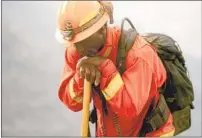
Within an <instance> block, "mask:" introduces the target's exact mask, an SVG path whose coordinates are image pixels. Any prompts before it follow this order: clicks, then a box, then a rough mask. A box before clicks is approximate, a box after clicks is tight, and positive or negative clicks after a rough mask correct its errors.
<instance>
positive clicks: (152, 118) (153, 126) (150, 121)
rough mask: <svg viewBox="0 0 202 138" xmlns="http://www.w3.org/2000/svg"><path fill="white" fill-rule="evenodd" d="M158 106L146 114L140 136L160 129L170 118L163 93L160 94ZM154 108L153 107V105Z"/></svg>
mask: <svg viewBox="0 0 202 138" xmlns="http://www.w3.org/2000/svg"><path fill="white" fill-rule="evenodd" d="M159 96H160V97H159V102H158V104H157V106H156V107H155V108H154V109H153V110H152V111H149V112H148V114H147V115H146V117H145V119H144V121H143V125H142V128H141V131H140V136H145V135H146V134H147V133H149V132H152V131H155V130H157V129H159V128H160V127H161V126H162V125H164V124H165V123H166V122H167V120H168V115H169V108H168V106H167V104H166V101H165V98H164V96H163V95H162V94H160V95H159ZM152 108H153V107H152Z"/></svg>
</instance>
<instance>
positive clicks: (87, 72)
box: [85, 67, 90, 81]
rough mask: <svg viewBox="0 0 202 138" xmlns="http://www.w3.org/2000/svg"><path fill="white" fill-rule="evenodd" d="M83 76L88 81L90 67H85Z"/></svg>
mask: <svg viewBox="0 0 202 138" xmlns="http://www.w3.org/2000/svg"><path fill="white" fill-rule="evenodd" d="M85 78H86V80H87V81H90V68H89V67H86V68H85Z"/></svg>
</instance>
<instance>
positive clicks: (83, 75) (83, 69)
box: [79, 66, 85, 79]
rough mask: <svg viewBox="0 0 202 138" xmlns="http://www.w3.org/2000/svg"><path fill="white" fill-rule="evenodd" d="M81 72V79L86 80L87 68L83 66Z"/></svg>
mask: <svg viewBox="0 0 202 138" xmlns="http://www.w3.org/2000/svg"><path fill="white" fill-rule="evenodd" d="M79 72H80V76H81V78H82V79H84V78H85V66H81V67H80V69H79Z"/></svg>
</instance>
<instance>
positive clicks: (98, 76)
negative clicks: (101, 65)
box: [95, 69, 101, 86]
mask: <svg viewBox="0 0 202 138" xmlns="http://www.w3.org/2000/svg"><path fill="white" fill-rule="evenodd" d="M95 74H96V75H95V76H96V78H95V86H98V85H99V84H100V78H101V73H100V71H99V70H98V69H96V72H95Z"/></svg>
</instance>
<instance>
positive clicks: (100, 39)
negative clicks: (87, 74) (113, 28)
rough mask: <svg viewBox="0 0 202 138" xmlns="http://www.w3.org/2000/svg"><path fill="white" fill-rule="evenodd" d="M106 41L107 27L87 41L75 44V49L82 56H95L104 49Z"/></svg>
mask: <svg viewBox="0 0 202 138" xmlns="http://www.w3.org/2000/svg"><path fill="white" fill-rule="evenodd" d="M105 40H106V25H104V26H103V27H102V28H101V29H100V30H98V31H97V32H96V33H94V34H93V35H91V36H90V37H88V38H87V39H85V40H83V41H80V42H78V43H75V48H76V50H77V51H78V52H79V53H80V54H81V55H82V56H95V55H96V54H97V53H98V52H99V51H100V50H101V49H102V48H103V47H104V44H105Z"/></svg>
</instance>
